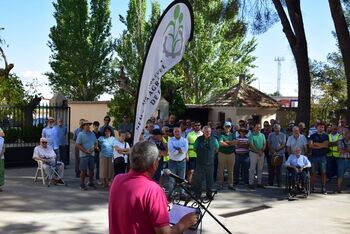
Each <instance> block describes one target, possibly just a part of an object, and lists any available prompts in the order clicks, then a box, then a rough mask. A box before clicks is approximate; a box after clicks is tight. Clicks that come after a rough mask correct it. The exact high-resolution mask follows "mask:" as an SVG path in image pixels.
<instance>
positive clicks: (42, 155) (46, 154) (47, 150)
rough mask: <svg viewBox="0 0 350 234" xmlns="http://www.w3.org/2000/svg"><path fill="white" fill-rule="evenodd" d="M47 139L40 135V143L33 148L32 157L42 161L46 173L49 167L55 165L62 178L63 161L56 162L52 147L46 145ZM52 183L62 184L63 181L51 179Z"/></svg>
mask: <svg viewBox="0 0 350 234" xmlns="http://www.w3.org/2000/svg"><path fill="white" fill-rule="evenodd" d="M48 142H49V141H48V139H46V138H44V137H42V138H40V145H38V146H36V147H35V148H34V153H33V159H35V160H39V161H42V162H43V168H44V171H45V173H46V174H49V169H50V167H52V166H56V170H57V173H58V175H59V176H60V177H61V178H63V174H64V163H63V162H60V161H57V163H56V154H55V151H54V150H53V148H52V147H51V146H50V145H48ZM53 180H54V181H53V182H54V183H59V184H63V181H62V180H60V179H53Z"/></svg>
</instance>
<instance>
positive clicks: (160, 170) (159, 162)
mask: <svg viewBox="0 0 350 234" xmlns="http://www.w3.org/2000/svg"><path fill="white" fill-rule="evenodd" d="M162 170H163V158H161V159H159V161H158V167H157V171H156V173H155V174H154V176H153V179H154V180H155V181H156V182H157V184H159V181H160V176H161V174H162Z"/></svg>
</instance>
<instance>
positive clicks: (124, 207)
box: [108, 141, 197, 234]
mask: <svg viewBox="0 0 350 234" xmlns="http://www.w3.org/2000/svg"><path fill="white" fill-rule="evenodd" d="M158 156H159V151H158V149H157V146H156V145H154V144H152V143H150V142H147V141H143V142H139V143H137V144H135V145H134V147H133V148H132V150H131V155H130V167H131V170H130V172H129V173H127V174H120V175H118V176H116V177H115V178H114V180H113V184H112V186H111V189H110V194H109V195H110V197H109V208H108V213H109V233H111V234H124V233H125V234H137V233H142V234H149V233H152V234H154V233H156V234H159V233H160V234H163V233H167V234H168V233H169V234H170V233H171V234H172V233H183V232H184V231H185V230H186V229H188V228H189V227H191V226H192V225H194V224H196V223H197V216H196V215H195V213H190V214H187V215H185V216H184V217H183V218H182V219H181V220H180V221H179V223H177V224H176V225H174V226H170V225H169V214H168V205H167V199H166V196H165V194H164V191H163V190H162V188H161V187H159V185H158V184H157V183H155V182H154V181H153V179H152V177H153V176H154V174H155V172H156V170H157V167H158Z"/></svg>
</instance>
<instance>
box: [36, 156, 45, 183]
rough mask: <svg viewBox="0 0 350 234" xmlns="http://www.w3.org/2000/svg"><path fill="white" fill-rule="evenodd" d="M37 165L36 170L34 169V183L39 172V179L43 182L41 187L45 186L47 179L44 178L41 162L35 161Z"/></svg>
mask: <svg viewBox="0 0 350 234" xmlns="http://www.w3.org/2000/svg"><path fill="white" fill-rule="evenodd" d="M35 161H36V162H37V163H38V168H37V169H36V173H35V177H34V182H36V181H37V180H38V176H39V172H40V173H41V179H42V181H43V185H45V184H46V183H45V180H46V179H47V176H45V171H44V168H43V162H42V161H40V160H35Z"/></svg>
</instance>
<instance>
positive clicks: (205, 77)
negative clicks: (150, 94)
mask: <svg viewBox="0 0 350 234" xmlns="http://www.w3.org/2000/svg"><path fill="white" fill-rule="evenodd" d="M190 3H191V4H192V7H193V9H194V21H195V23H194V37H193V40H192V41H191V42H189V44H188V47H187V49H186V53H185V55H184V58H183V60H182V61H181V62H180V63H179V64H178V65H176V66H175V68H174V69H173V70H172V71H170V72H169V74H167V75H166V76H165V79H164V81H165V82H167V83H168V84H169V83H170V82H171V81H172V83H171V84H172V86H173V88H172V89H173V90H174V91H177V92H179V93H181V96H182V97H183V99H184V101H185V102H186V103H197V104H199V103H204V102H205V101H207V100H208V99H209V98H210V97H212V96H214V95H216V94H218V93H221V92H222V91H224V90H227V89H228V88H230V87H232V86H233V85H234V84H236V83H237V77H238V76H239V75H240V74H245V75H246V81H247V82H248V83H249V82H251V81H253V75H252V74H249V69H250V68H253V67H254V65H253V62H254V61H255V57H254V56H252V55H251V53H252V52H253V51H254V50H255V48H256V41H255V39H252V40H249V41H247V42H244V40H245V35H246V27H245V24H244V23H243V22H242V21H241V20H239V19H238V5H237V1H227V2H226V4H224V3H223V1H221V0H212V1H203V0H201V1H198V0H196V1H194V0H190ZM171 95H172V94H171Z"/></svg>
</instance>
